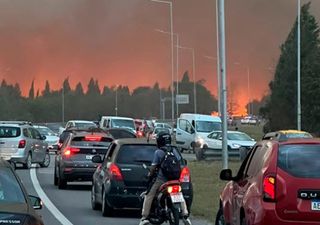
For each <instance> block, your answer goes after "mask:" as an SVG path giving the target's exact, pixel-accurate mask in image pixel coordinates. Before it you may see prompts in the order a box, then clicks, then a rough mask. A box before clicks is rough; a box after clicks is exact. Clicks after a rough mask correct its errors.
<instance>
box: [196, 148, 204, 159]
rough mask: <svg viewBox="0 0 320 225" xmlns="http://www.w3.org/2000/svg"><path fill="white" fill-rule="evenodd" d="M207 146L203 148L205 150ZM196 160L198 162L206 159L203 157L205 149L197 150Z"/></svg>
mask: <svg viewBox="0 0 320 225" xmlns="http://www.w3.org/2000/svg"><path fill="white" fill-rule="evenodd" d="M204 147H205V146H203V148H204ZM195 151H196V159H197V160H198V161H200V160H203V159H204V155H203V152H204V151H203V149H202V148H197V149H196V150H195Z"/></svg>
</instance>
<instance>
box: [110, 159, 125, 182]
mask: <svg viewBox="0 0 320 225" xmlns="http://www.w3.org/2000/svg"><path fill="white" fill-rule="evenodd" d="M109 172H110V174H111V179H113V180H117V181H122V180H123V177H122V174H121V172H120V169H119V167H118V166H117V165H116V164H113V163H112V164H111V165H110V167H109Z"/></svg>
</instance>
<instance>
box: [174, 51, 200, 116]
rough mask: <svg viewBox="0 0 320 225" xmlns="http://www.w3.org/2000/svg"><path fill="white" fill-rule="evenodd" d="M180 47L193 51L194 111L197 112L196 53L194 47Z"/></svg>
mask: <svg viewBox="0 0 320 225" xmlns="http://www.w3.org/2000/svg"><path fill="white" fill-rule="evenodd" d="M178 48H180V49H185V50H189V51H191V53H192V78H193V98H194V105H193V106H194V109H193V111H194V113H197V89H196V69H195V68H196V62H195V54H194V48H190V47H185V46H178Z"/></svg>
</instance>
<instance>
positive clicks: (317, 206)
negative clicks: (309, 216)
mask: <svg viewBox="0 0 320 225" xmlns="http://www.w3.org/2000/svg"><path fill="white" fill-rule="evenodd" d="M311 210H314V211H320V201H312V202H311Z"/></svg>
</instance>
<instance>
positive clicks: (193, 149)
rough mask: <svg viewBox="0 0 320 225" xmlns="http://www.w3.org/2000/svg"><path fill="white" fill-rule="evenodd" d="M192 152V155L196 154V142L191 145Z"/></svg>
mask: <svg viewBox="0 0 320 225" xmlns="http://www.w3.org/2000/svg"><path fill="white" fill-rule="evenodd" d="M191 150H192V153H196V143H195V142H192V143H191Z"/></svg>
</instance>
